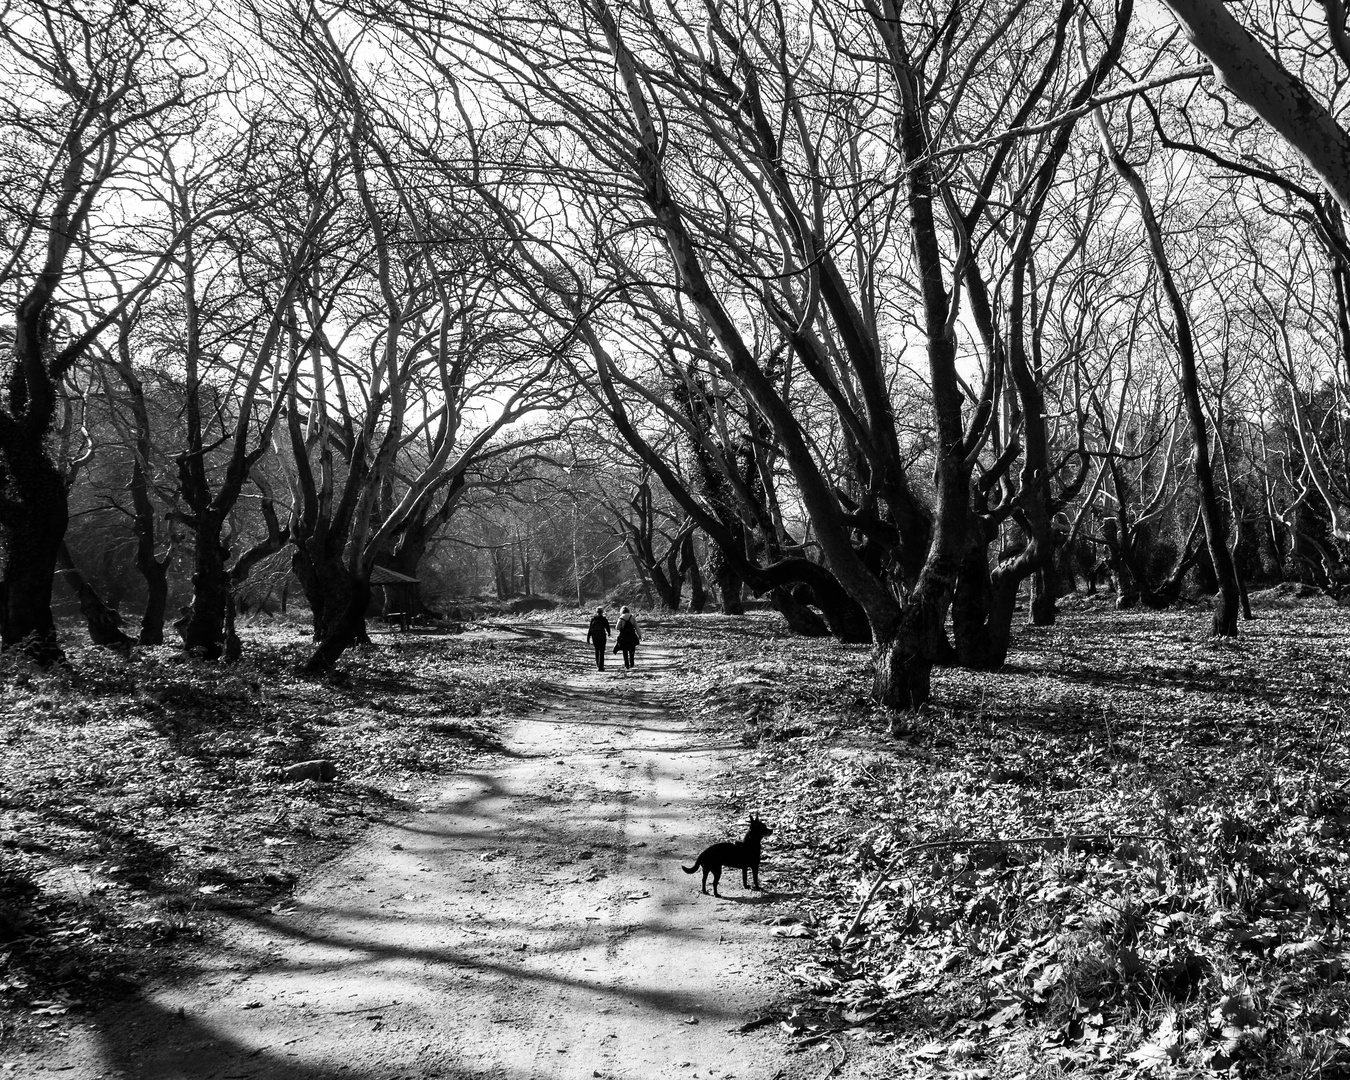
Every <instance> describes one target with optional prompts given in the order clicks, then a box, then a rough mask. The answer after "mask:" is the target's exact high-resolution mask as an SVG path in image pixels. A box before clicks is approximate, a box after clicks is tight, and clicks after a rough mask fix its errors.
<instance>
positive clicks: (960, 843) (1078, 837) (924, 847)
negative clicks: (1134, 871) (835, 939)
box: [840, 832, 1175, 944]
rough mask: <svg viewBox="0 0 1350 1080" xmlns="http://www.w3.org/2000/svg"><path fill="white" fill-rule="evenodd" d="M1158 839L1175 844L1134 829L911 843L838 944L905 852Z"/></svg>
mask: <svg viewBox="0 0 1350 1080" xmlns="http://www.w3.org/2000/svg"><path fill="white" fill-rule="evenodd" d="M1125 839H1128V840H1161V841H1162V842H1163V843H1168V842H1171V843H1175V841H1174V840H1172V839H1171V838H1170V837H1167V836H1158V835H1157V834H1155V833H1135V832H1112V833H1078V834H1075V835H1072V836H1008V837H1002V838H999V837H994V838H988V839H972V838H966V839H956V840H931V841H929V842H928V843H926V844H911V845H910V846H909V847H905V848H901V849H900V850H899V851H897V852H896V853H895V856H894V858H892V859H891V861H890V862H888V863H887V864H886V865H885V867H884V868H883V869H882V871H881V873H879V874H878V875H877V879H876V880H875V881H874V882H872V887H871V889H869V890H868V892H867V895H866V896H865V897H864V898H863V902H862V904H860V905H859V907H858V913H857V914H856V915H854V916H853V921H852V922H851V923H850V924H849V928H848V932H847V933H846V934H845V935H844V936H843V938H841V939H840V941H841V944H842V943H843V942H845V941H847V940H848V939H849V938H851V937H852V936H853V935H854V934H856V933H857V932H858V926H859V925H860V924H861V923H862V918H863V915H864V914H865V913H866V912H867V909H868V907H869V906H870V905H871V903H872V901H873V899H874V898H875V897H876V895H877V893H878V892H879V891H880V890H881V886H883V885H884V884H886V882H887V881H889V880H890V878H891V874H893V873H894V872H895V868H896V867H897V866H899V865H900V860H901V859H903V858H904V857H905V856H906V855H913V854H914V853H915V852H916V851H933V850H936V849H937V848H946V847H1009V846H1012V845H1030V844H1063V845H1064V846H1065V847H1068V846H1069V845H1070V844H1072V843H1076V842H1081V841H1091V840H1125Z"/></svg>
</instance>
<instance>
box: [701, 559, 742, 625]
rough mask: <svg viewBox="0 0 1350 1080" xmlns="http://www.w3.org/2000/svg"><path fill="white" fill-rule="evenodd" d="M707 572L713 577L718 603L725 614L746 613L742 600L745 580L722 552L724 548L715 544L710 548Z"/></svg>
mask: <svg viewBox="0 0 1350 1080" xmlns="http://www.w3.org/2000/svg"><path fill="white" fill-rule="evenodd" d="M705 572H706V574H707V576H708V577H709V578H711V579H712V582H713V588H714V589H715V590H716V591H717V600H718V604H719V606H720V607H721V609H722V614H723V615H744V614H745V603H744V601H742V600H741V590H742V588H743V587H744V585H745V582H744V581H742V580H741V576H740V575H739V574H738V573H736V571H735V569H734V568H733V567H732V565H731V560H730V559H728V558H727V557H726V556H725V555H723V554H722V549H721V548H720V547H718V546H717V545H716V544H713V545H711V546H710V547H709V549H708V564H707V566H706V567H705Z"/></svg>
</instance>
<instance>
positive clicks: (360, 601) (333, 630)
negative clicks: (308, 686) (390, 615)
mask: <svg viewBox="0 0 1350 1080" xmlns="http://www.w3.org/2000/svg"><path fill="white" fill-rule="evenodd" d="M348 580H349V582H350V584H349V590H348V594H347V598H346V603H345V604H344V605H343V606H342V608H341V610H340V611H339V612H338V613H337V615H336V617H335V618H334V619H333V620H332V621H331V622H330V624H329V628H328V632H327V633H326V634H325V635H324V637H323V640H321V641H320V642H319V644H318V646H317V647H316V648H315V649H314V653H313V655H311V656H310V658H309V660H308V661H307V662H306V664H305V670H306V671H307V672H310V673H311V674H313V673H317V672H321V671H327V670H328V669H329V668H331V667H332V666H333V665H334V664H335V663H337V659H338V657H340V656H341V655H342V654H343V653H344V652H346V651H347V650H348V649H349V648H351V647H352V646H353V645H356V644H361V643H364V642H365V641H367V640H368V639H367V638H366V608H367V606H368V605H369V604H370V580H369V578H367V579H365V580H362V579H360V578H357V577H356V576H355V575H349V578H348Z"/></svg>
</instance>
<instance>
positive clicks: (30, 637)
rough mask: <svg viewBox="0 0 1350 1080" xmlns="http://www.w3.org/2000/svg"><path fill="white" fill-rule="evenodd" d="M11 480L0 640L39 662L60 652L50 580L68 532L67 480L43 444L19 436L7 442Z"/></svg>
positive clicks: (4, 518) (0, 493) (5, 510)
mask: <svg viewBox="0 0 1350 1080" xmlns="http://www.w3.org/2000/svg"><path fill="white" fill-rule="evenodd" d="M5 450H6V453H5V462H6V464H7V465H8V466H9V475H8V477H7V481H8V482H7V483H6V484H5V485H4V488H3V489H0V511H2V512H0V535H3V539H4V544H3V547H4V563H3V573H0V583H3V590H2V591H0V645H3V647H4V648H14V647H16V646H18V647H22V648H23V649H24V650H25V651H26V652H27V653H28V654H29V655H30V656H32V658H33V659H34V660H36V661H37V662H38V663H40V664H50V663H54V662H56V661H57V660H60V659H61V658H62V653H61V647H60V645H59V644H58V643H57V638H56V623H55V621H54V620H53V619H52V581H53V575H54V574H55V573H56V560H57V556H58V553H59V551H60V548H61V541H62V538H63V537H64V536H65V533H66V523H67V518H68V510H67V505H66V485H65V482H64V481H63V480H62V478H61V475H60V473H59V472H58V471H57V469H56V466H55V465H54V464H52V462H51V460H50V459H49V458H48V457H47V455H46V453H45V452H44V450H43V449H42V444H41V441H40V440H35V445H25V444H24V443H22V442H19V441H17V440H16V441H15V442H14V443H12V444H10V445H9V446H6V448H5Z"/></svg>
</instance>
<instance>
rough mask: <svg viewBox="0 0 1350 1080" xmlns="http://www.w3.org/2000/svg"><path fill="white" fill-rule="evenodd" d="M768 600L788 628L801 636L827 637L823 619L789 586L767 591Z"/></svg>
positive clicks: (827, 627) (828, 631) (827, 628)
mask: <svg viewBox="0 0 1350 1080" xmlns="http://www.w3.org/2000/svg"><path fill="white" fill-rule="evenodd" d="M769 602H770V603H771V604H773V607H774V610H775V611H777V612H778V613H779V614H781V615H782V616H783V618H784V619H785V620H786V621H787V624H788V629H789V630H791V631H792V632H793V633H794V634H800V635H801V636H802V637H829V636H830V628H829V626H827V625H826V623H825V620H824V619H822V618H821V617H820V616H819V615H817V614H816V613H815V612H814V611H812V610H811V609H810V608H809V607H807V606H806V604H804V603H803V602H802V601H801V599H800V598H799V597H798V596H797V595H796V590H795V589H794V588H792V587H791V586H780V587H779V588H777V589H771V590H770V591H769Z"/></svg>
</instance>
